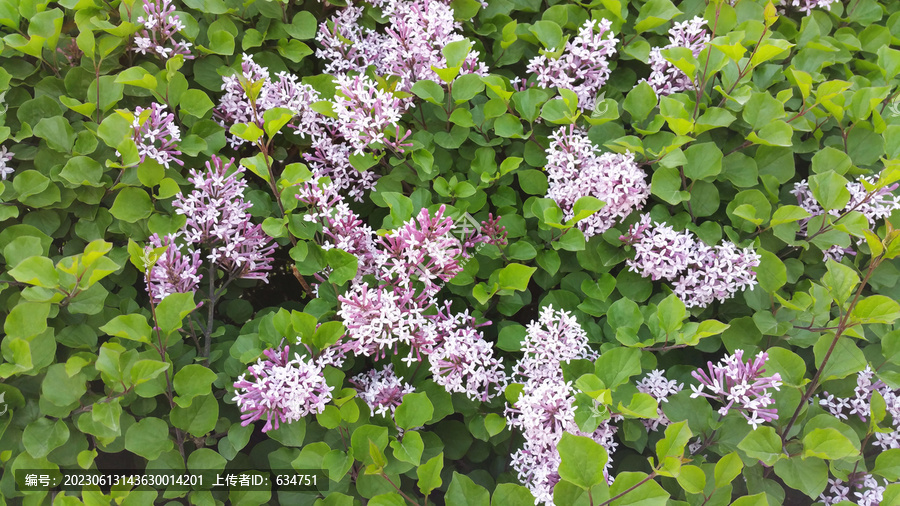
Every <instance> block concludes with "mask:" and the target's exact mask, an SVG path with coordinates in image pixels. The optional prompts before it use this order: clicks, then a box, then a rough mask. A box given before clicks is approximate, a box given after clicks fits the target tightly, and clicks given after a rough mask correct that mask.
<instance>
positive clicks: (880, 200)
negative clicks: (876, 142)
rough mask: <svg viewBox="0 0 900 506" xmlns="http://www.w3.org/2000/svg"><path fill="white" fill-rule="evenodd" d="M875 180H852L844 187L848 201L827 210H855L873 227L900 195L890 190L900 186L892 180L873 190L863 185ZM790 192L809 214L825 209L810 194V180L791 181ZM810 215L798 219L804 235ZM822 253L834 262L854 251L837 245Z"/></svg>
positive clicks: (897, 203)
mask: <svg viewBox="0 0 900 506" xmlns="http://www.w3.org/2000/svg"><path fill="white" fill-rule="evenodd" d="M876 181H877V178H876V177H865V176H862V177H860V178H859V179H858V180H857V181H855V182H850V183H847V191H849V192H850V200H849V201H848V202H847V205H846V206H844V208H843V209H832V210H830V211H828V214H830V215H831V216H834V217H838V216H841V215H842V214H844V213H848V212H851V211H856V212H859V213H862V215H863V216H865V217H866V219H867V220H868V221H869V227H870V228H874V227H875V223H876V221H878V220H882V219H885V218H888V217H889V216H890V215H891V213H893V212H894V211H895V210H897V209H900V198H898V197H897V196H896V195H894V194H893V193H892V192H893V191H894V190H896V189H897V188H898V187H900V184H898V183H894V184H891V185H888V186H885V187H883V188H879V189H877V190H872V191H869V190H867V189H866V187H865V184H864V183H867V184H869V185H874V184H875V182H876ZM791 193H792V194H793V195H794V196H796V197H797V202H798V203H799V204H800V207H802V208H803V209H804V210H805V211H806V212H808V213H809V214H811V215H812V216H811V217H810V218H812V217H813V216H820V215H822V214H824V213H825V209H823V208H822V206H820V205H819V203H818V201H816V198H815V196H813V193H812V190H810V188H809V182H808V181H807V180H806V179H804V180H803V181H798V182H796V183H794V189H793V190H791ZM810 218H806V219H804V220H802V221H801V222H800V225H801V227H800V233H801V234H803V235H807V234H808V233H809V232H808V231H807V224H808V223H809V220H810ZM859 243H860V241H859V240H857V244H859ZM823 253H824V255H825V258H826V259H828V258H831V259H833V260H835V261H837V262H840V261H841V259H842V258H843V257H844V255H845V254H848V253H849V254H853V255H855V254H856V253H855V252H854V251H853V250H852V249H850V248H845V247H842V246H838V245H835V246H832V247H830V248H828V249H826V250H825V251H823Z"/></svg>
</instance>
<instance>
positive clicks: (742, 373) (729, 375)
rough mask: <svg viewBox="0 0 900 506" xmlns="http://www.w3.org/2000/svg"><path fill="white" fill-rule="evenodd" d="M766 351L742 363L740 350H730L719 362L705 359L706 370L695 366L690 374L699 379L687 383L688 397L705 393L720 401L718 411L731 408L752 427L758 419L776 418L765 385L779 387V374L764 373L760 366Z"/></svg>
mask: <svg viewBox="0 0 900 506" xmlns="http://www.w3.org/2000/svg"><path fill="white" fill-rule="evenodd" d="M768 358H769V354H768V353H766V352H760V353H759V354H757V355H756V358H755V359H751V360H748V361H747V362H746V363H744V350H734V354H733V355H728V356H726V357H725V358H724V359H722V360H720V361H719V363H717V364H713V363H712V362H707V366H708V368H709V373H707V372H706V371H704V370H703V369H698V370H696V371H694V372H692V373H691V375H692V376H693V377H694V378H696V379H697V381H699V382H700V384H699V385H691V390H693V392H694V393H692V394H691V397H692V398H696V397H706V398H708V399H714V400H717V401H719V402H721V403H723V404H725V405H724V406H722V407H721V408H719V414H720V415H722V416H725V415H727V414H728V412H729V411H731V410H732V409H734V410H735V411H738V412H739V413H741V415H743V416H744V418H746V419H747V423H749V424H750V425H752V426H753V428H754V429H756V427H757V426H759V424H761V423H765V422H771V421H772V420H777V419H778V412H777V411H776V410H775V408H774V407H770V406H772V405H773V404H775V400H774V399H772V392H770V391H769V388H774V389H775V390H780V388H779V387H781V375H780V374H778V373H775V374H773V375H772V376H767V377H764V376H763V373H765V372H766V370H765V369H764V366H765V365H766V360H768Z"/></svg>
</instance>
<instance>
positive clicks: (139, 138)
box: [131, 102, 184, 169]
mask: <svg viewBox="0 0 900 506" xmlns="http://www.w3.org/2000/svg"><path fill="white" fill-rule="evenodd" d="M165 108H166V106H164V105H160V104H158V103H156V102H154V103H152V104H150V107H148V108H146V109H144V108H143V107H137V108H135V110H134V121H133V122H132V123H131V127H132V129H133V130H134V133H133V134H132V139H133V140H134V143H135V144H136V145H137V148H138V155H139V156H140V157H141V163H143V162H144V160H146V159H147V158H149V159H151V160H156V162H157V163H159V164H160V165H162V166H163V167H165V168H167V169H168V168H169V164H170V163H173V162H174V163H176V164H178V165H184V162H182V161H181V160H179V159H178V158H176V157H177V156H178V155H180V154H181V151H179V150H178V143H179V142H181V130H180V129H179V128H178V125H176V124H175V115H174V114H172V113H169V112H165Z"/></svg>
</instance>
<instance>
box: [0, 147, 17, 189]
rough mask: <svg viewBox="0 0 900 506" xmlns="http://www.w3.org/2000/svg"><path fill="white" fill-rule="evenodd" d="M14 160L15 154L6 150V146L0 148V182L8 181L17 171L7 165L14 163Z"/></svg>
mask: <svg viewBox="0 0 900 506" xmlns="http://www.w3.org/2000/svg"><path fill="white" fill-rule="evenodd" d="M12 158H13V154H12V153H10V152H9V151H7V150H6V146H0V180H3V181H6V178H7V177H9V175H10V174H12V173H13V172H15V171H16V169H14V168H12V167H10V166H9V165H7V163H9V162H10V161H12Z"/></svg>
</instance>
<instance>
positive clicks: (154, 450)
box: [125, 417, 175, 460]
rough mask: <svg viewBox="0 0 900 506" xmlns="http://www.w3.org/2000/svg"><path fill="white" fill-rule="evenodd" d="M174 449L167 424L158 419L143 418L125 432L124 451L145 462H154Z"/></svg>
mask: <svg viewBox="0 0 900 506" xmlns="http://www.w3.org/2000/svg"><path fill="white" fill-rule="evenodd" d="M174 447H175V444H174V443H173V441H172V440H171V438H169V424H167V423H166V422H164V421H163V420H160V419H159V418H153V417H147V418H143V419H141V420H140V421H139V422H137V423H135V424H133V425H131V426H130V427H128V430H127V431H126V432H125V449H126V450H128V451H130V452H132V453H134V454H137V455H139V456H141V457H144V458H145V459H147V460H156V459H157V458H158V457H159V456H160V455H161V454H162V453H163V452H167V451H169V450H171V449H173V448H174Z"/></svg>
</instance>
